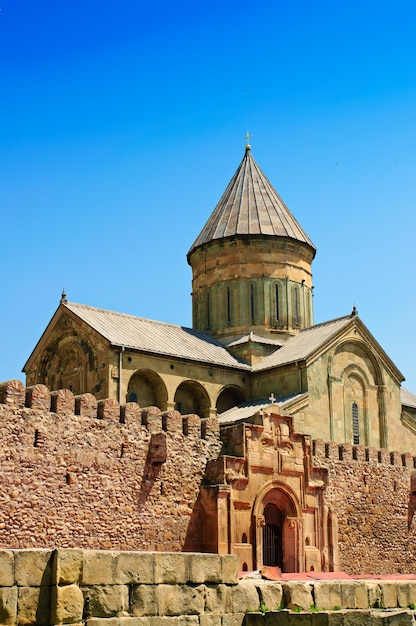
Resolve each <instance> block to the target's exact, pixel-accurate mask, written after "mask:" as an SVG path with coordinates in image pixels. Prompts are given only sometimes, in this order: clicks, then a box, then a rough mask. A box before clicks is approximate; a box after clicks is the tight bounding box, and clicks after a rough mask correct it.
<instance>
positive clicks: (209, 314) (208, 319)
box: [207, 291, 211, 328]
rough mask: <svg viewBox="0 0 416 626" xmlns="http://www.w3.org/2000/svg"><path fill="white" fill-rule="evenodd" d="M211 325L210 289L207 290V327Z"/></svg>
mask: <svg viewBox="0 0 416 626" xmlns="http://www.w3.org/2000/svg"><path fill="white" fill-rule="evenodd" d="M210 326H211V311H210V308H209V291H208V292H207V328H210Z"/></svg>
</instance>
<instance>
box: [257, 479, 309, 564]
mask: <svg viewBox="0 0 416 626" xmlns="http://www.w3.org/2000/svg"><path fill="white" fill-rule="evenodd" d="M253 517H254V519H253V525H254V528H255V533H254V534H255V546H254V555H253V556H254V561H255V563H254V566H255V568H256V569H259V568H260V567H262V566H263V565H268V566H271V567H280V568H281V570H282V572H303V571H304V561H305V555H304V540H303V519H302V512H301V507H300V503H299V500H298V498H297V496H296V494H295V493H294V491H293V490H292V489H291V488H290V487H289V486H288V485H286V484H284V483H281V482H279V481H270V482H268V483H266V484H265V485H263V487H262V488H261V489H260V491H259V493H258V496H257V498H256V502H255V504H254V509H253Z"/></svg>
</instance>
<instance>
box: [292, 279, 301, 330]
mask: <svg viewBox="0 0 416 626" xmlns="http://www.w3.org/2000/svg"><path fill="white" fill-rule="evenodd" d="M292 299H293V310H292V314H293V326H295V327H296V326H300V312H299V311H300V308H299V287H297V286H296V287H293V291H292Z"/></svg>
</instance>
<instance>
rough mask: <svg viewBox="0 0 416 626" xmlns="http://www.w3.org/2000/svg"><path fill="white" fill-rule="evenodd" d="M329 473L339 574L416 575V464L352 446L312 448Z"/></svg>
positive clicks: (327, 501)
mask: <svg viewBox="0 0 416 626" xmlns="http://www.w3.org/2000/svg"><path fill="white" fill-rule="evenodd" d="M313 455H314V456H313V461H312V462H313V465H314V466H315V467H321V468H325V469H326V470H327V473H326V476H325V483H326V484H325V488H324V490H323V501H324V506H325V507H327V510H328V511H329V517H330V518H331V520H332V527H333V533H334V534H336V531H337V535H338V538H336V537H334V539H335V540H337V542H338V551H339V561H338V564H337V570H338V571H345V572H348V573H357V572H360V573H362V574H366V573H367V574H379V573H386V572H402V573H405V572H408V573H412V572H414V570H415V557H416V519H415V515H414V514H415V511H416V470H415V461H416V458H415V457H413V456H412V455H410V454H399V453H398V452H388V451H387V450H376V449H373V448H365V447H364V446H352V445H350V444H343V445H338V444H336V443H334V442H330V443H324V442H323V441H321V440H316V441H314V442H313Z"/></svg>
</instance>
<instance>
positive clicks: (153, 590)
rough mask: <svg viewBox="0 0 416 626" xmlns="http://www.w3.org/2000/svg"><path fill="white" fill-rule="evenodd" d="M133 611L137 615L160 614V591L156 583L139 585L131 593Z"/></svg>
mask: <svg viewBox="0 0 416 626" xmlns="http://www.w3.org/2000/svg"><path fill="white" fill-rule="evenodd" d="M131 612H132V614H133V615H134V616H135V617H143V616H145V615H158V613H159V611H158V593H157V587H156V585H137V586H135V587H133V590H132V594H131Z"/></svg>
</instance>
